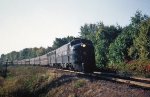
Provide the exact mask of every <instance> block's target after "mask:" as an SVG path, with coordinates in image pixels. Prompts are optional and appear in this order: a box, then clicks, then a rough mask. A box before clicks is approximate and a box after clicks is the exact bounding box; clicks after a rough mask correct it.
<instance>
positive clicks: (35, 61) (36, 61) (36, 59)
mask: <svg viewBox="0 0 150 97" xmlns="http://www.w3.org/2000/svg"><path fill="white" fill-rule="evenodd" d="M34 64H35V65H40V57H36V58H34Z"/></svg>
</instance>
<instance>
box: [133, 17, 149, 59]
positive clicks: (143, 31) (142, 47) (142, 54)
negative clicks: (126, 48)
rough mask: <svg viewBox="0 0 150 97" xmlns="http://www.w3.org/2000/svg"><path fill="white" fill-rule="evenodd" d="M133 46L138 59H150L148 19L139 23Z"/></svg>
mask: <svg viewBox="0 0 150 97" xmlns="http://www.w3.org/2000/svg"><path fill="white" fill-rule="evenodd" d="M134 45H135V47H136V48H137V51H138V54H139V58H140V59H142V60H143V59H149V58H150V18H149V19H148V20H146V21H144V22H142V23H141V25H140V28H139V33H138V34H137V36H136V39H135V41H134Z"/></svg>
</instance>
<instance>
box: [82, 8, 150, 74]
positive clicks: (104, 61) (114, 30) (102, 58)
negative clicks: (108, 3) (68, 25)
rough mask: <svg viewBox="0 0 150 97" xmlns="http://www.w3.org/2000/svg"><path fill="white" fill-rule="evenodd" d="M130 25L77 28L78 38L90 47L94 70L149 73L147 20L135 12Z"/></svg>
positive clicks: (100, 25)
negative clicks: (92, 44) (92, 48)
mask: <svg viewBox="0 0 150 97" xmlns="http://www.w3.org/2000/svg"><path fill="white" fill-rule="evenodd" d="M130 21H131V22H130V24H129V25H127V26H125V27H121V26H119V25H116V26H114V25H110V26H107V25H104V24H103V22H99V23H97V24H85V25H84V26H82V27H81V32H80V35H81V37H82V38H87V39H90V40H92V41H93V43H94V46H95V55H96V63H97V66H98V67H100V68H111V69H112V68H114V69H120V70H125V69H127V70H130V72H132V71H136V72H142V73H143V72H144V73H145V72H149V73H150V17H149V16H148V15H143V14H142V13H141V11H137V12H136V13H135V15H134V16H133V17H131V20H130ZM131 64H132V65H131Z"/></svg>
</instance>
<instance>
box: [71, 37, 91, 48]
mask: <svg viewBox="0 0 150 97" xmlns="http://www.w3.org/2000/svg"><path fill="white" fill-rule="evenodd" d="M80 43H84V44H92V42H91V41H90V40H86V39H77V40H73V41H72V42H71V46H73V45H76V44H80Z"/></svg>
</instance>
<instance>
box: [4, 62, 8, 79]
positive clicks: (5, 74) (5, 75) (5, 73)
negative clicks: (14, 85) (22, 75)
mask: <svg viewBox="0 0 150 97" xmlns="http://www.w3.org/2000/svg"><path fill="white" fill-rule="evenodd" d="M7 66H8V59H6V64H5V72H4V78H6V77H7Z"/></svg>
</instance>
